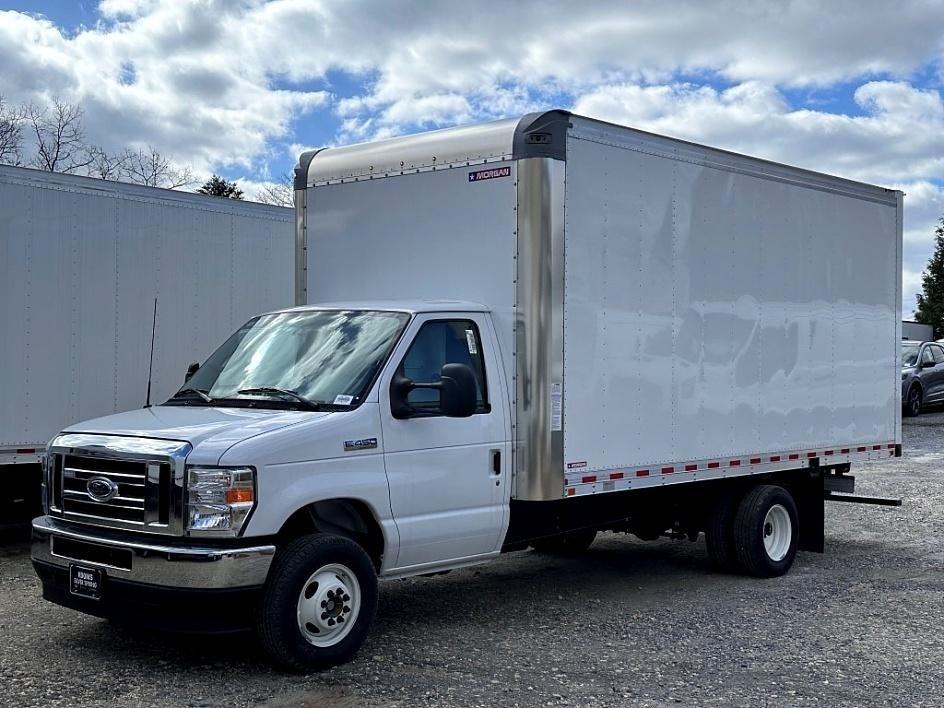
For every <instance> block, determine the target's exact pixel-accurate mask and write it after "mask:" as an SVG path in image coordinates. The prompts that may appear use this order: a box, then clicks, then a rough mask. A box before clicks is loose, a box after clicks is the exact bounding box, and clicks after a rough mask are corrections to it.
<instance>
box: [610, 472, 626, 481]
mask: <svg viewBox="0 0 944 708" xmlns="http://www.w3.org/2000/svg"><path fill="white" fill-rule="evenodd" d="M610 479H623V473H622V472H610Z"/></svg>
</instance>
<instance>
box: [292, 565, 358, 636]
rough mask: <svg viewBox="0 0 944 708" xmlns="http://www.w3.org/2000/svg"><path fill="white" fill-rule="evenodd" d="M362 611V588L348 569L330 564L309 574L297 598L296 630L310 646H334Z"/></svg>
mask: <svg viewBox="0 0 944 708" xmlns="http://www.w3.org/2000/svg"><path fill="white" fill-rule="evenodd" d="M360 609H361V586H360V583H358V582H357V576H356V575H354V573H353V571H351V569H350V568H348V567H347V566H344V565H341V564H340V563H331V564H329V565H325V566H322V567H321V568H319V569H318V570H316V571H315V572H314V573H312V574H311V575H310V576H309V578H308V580H306V581H305V583H304V584H303V585H302V588H301V591H300V592H299V594H298V607H297V617H298V630H299V631H300V632H301V634H302V636H303V637H304V638H305V640H306V641H307V642H308V643H309V644H313V645H314V646H316V647H330V646H334V645H335V644H337V643H338V642H340V641H341V640H342V639H344V638H345V637H346V636H347V635H348V634H349V633H350V631H351V627H353V626H354V623H355V622H356V621H357V616H358V613H359V612H360Z"/></svg>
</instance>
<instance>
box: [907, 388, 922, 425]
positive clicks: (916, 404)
mask: <svg viewBox="0 0 944 708" xmlns="http://www.w3.org/2000/svg"><path fill="white" fill-rule="evenodd" d="M921 399H922V395H921V388H920V387H919V386H912V387H911V388H909V389H908V397H907V398H905V406H904V407H905V416H906V417H911V418H913V417H914V416H916V415H918V414H919V413H921Z"/></svg>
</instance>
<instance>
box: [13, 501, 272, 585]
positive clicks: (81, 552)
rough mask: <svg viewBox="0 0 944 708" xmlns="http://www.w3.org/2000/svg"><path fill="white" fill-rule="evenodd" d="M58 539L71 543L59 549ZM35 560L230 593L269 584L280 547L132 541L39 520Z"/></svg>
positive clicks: (117, 576)
mask: <svg viewBox="0 0 944 708" xmlns="http://www.w3.org/2000/svg"><path fill="white" fill-rule="evenodd" d="M57 539H62V540H64V541H65V542H66V543H59V544H58V547H57V544H56V540H57ZM31 555H32V559H33V562H34V563H41V564H45V565H47V566H54V567H58V568H62V569H64V570H68V568H69V566H70V565H72V564H79V565H83V566H90V567H93V568H102V569H103V570H104V571H105V574H106V575H107V576H109V577H112V578H115V579H119V580H124V581H127V582H131V583H141V584H145V585H155V586H159V587H166V588H187V589H193V590H226V589H234V588H249V587H258V586H260V585H262V584H264V583H265V579H266V575H267V574H268V572H269V566H270V565H271V563H272V557H273V556H274V555H275V546H274V545H258V546H251V545H247V546H239V547H232V548H211V547H200V546H170V545H162V544H160V543H144V542H138V541H137V540H135V541H128V540H124V539H119V538H116V537H114V535H113V534H112V533H107V534H106V533H101V534H98V533H96V531H95V530H92V529H90V530H86V529H79V528H77V527H76V526H75V525H72V524H65V523H63V522H61V521H59V520H57V519H55V518H52V517H49V516H40V517H39V518H37V519H34V520H33V543H32V552H31ZM109 556H120V557H121V558H122V562H121V563H120V566H126V567H119V564H115V563H109V562H107V561H103V560H101V558H103V557H109ZM93 558H98V560H94V559H93Z"/></svg>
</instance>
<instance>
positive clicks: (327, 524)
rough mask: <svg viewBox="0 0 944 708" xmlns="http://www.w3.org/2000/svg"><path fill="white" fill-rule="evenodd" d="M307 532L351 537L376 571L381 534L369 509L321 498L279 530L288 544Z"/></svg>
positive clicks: (353, 502)
mask: <svg viewBox="0 0 944 708" xmlns="http://www.w3.org/2000/svg"><path fill="white" fill-rule="evenodd" d="M310 533H330V534H334V535H336V536H344V537H346V538H350V539H351V540H352V541H354V542H356V543H357V544H359V545H360V546H361V548H363V549H364V550H365V551H367V555H369V556H370V559H371V561H373V563H374V567H375V568H377V569H379V568H380V564H381V560H382V559H383V553H384V535H383V530H382V529H381V528H380V524H379V523H378V522H377V519H376V518H375V517H374V514H373V512H371V510H370V508H369V507H368V506H367V505H366V504H365V503H364V502H362V501H359V500H357V499H324V500H322V501H317V502H313V503H311V504H308V505H307V506H304V507H302V508H301V509H299V510H298V511H296V512H295V513H294V514H292V515H291V516H290V517H289V518H288V519H287V520H286V521H285V523H284V524H282V528H281V529H279V533H278V536H279V538H280V539H281V540H284V541H288V540H291V539H293V538H298V537H299V536H304V535H306V534H310Z"/></svg>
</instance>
